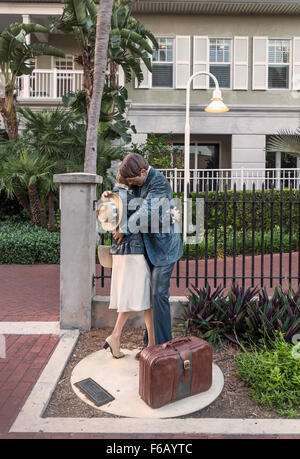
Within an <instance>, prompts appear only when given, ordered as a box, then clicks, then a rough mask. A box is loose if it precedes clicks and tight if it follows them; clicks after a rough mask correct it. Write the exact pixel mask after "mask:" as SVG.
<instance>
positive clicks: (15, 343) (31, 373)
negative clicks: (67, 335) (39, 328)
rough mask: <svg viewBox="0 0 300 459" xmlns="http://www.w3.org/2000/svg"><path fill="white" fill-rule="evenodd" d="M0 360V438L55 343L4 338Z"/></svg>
mask: <svg viewBox="0 0 300 459" xmlns="http://www.w3.org/2000/svg"><path fill="white" fill-rule="evenodd" d="M4 336H5V344H6V358H2V359H0V438H1V437H2V438H6V437H7V433H8V431H9V429H10V427H11V425H12V423H13V422H14V420H15V419H16V417H17V415H18V413H19V411H20V410H21V408H22V406H23V405H24V403H25V401H26V399H27V397H28V395H29V394H30V392H31V391H32V389H33V387H34V385H35V383H36V381H37V380H38V378H39V376H40V374H41V373H42V371H43V369H44V367H45V365H46V363H47V362H48V360H49V358H50V356H51V354H52V352H53V351H54V349H55V347H56V345H57V343H58V340H59V338H58V336H53V335H4Z"/></svg>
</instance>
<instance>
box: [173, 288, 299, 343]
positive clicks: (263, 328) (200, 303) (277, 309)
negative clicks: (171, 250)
mask: <svg viewBox="0 0 300 459" xmlns="http://www.w3.org/2000/svg"><path fill="white" fill-rule="evenodd" d="M188 291H189V292H190V293H189V295H188V302H187V303H186V304H181V307H182V314H181V316H180V317H178V319H177V322H178V326H179V328H181V329H182V330H184V332H185V334H186V335H187V334H188V333H192V334H196V335H198V336H199V337H201V338H203V339H205V340H207V341H209V342H211V343H212V344H215V345H222V344H224V343H228V342H230V343H234V344H237V345H239V343H240V342H244V343H249V342H257V341H258V340H259V339H261V338H264V339H266V340H267V341H268V340H273V339H274V338H276V337H277V336H278V335H279V333H282V335H283V337H284V339H285V340H286V341H287V342H291V340H292V339H293V336H295V334H296V333H297V332H299V331H300V288H298V289H297V290H296V291H294V290H293V289H292V288H289V289H288V290H285V291H284V290H283V288H282V287H281V286H279V285H278V286H276V288H275V290H274V293H273V295H272V296H269V295H268V292H267V290H266V288H264V289H259V288H256V287H255V288H252V287H248V288H247V289H244V288H243V287H239V286H238V285H232V286H231V288H230V289H229V291H228V292H227V294H226V295H225V294H224V288H222V287H221V286H219V287H217V288H216V289H215V290H214V291H212V289H211V287H210V285H209V284H208V285H207V286H206V287H203V288H201V289H199V288H197V287H196V286H194V285H193V286H192V289H190V288H189V289H188Z"/></svg>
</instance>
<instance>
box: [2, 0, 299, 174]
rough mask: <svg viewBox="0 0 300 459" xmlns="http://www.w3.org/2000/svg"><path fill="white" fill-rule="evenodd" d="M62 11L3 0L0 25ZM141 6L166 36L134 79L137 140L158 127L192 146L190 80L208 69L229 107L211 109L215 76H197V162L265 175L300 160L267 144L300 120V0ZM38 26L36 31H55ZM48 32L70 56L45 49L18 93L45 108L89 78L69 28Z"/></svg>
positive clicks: (56, 4)
mask: <svg viewBox="0 0 300 459" xmlns="http://www.w3.org/2000/svg"><path fill="white" fill-rule="evenodd" d="M24 3H26V8H24ZM25 9H26V14H24V11H25ZM61 11H62V2H60V1H48V2H46V1H31V2H30V1H27V2H20V1H18V2H15V1H14V0H11V1H4V2H1V4H0V27H1V29H2V28H3V27H4V26H5V25H7V24H9V23H10V22H13V20H18V21H20V20H23V21H24V22H26V21H29V20H33V21H35V22H37V23H40V24H45V25H46V23H47V20H48V16H50V15H55V14H59V13H61ZM132 11H133V14H134V15H135V17H136V18H137V19H139V20H140V21H141V22H142V23H143V24H144V25H145V27H146V28H147V29H149V30H151V32H152V33H153V34H154V35H155V36H156V38H157V40H158V42H159V49H158V50H157V51H155V52H154V54H153V56H152V65H153V72H152V73H150V72H148V71H147V69H146V68H145V67H144V80H143V82H142V84H140V85H139V86H138V85H137V83H136V81H133V82H132V83H130V84H128V85H127V89H128V93H129V100H128V118H129V119H130V121H131V123H132V124H134V125H135V127H136V129H137V134H133V141H134V142H135V143H136V142H142V141H144V140H145V139H146V138H147V136H148V135H149V133H155V134H158V135H159V134H165V133H169V132H172V133H173V141H174V143H175V144H176V145H177V146H178V147H181V148H183V144H184V129H185V110H186V85H187V81H188V79H189V77H190V76H191V75H193V74H194V73H195V72H198V71H201V70H204V71H208V72H211V73H213V74H214V75H215V76H216V77H217V79H218V81H219V85H220V88H221V90H222V95H223V99H224V102H225V104H226V105H227V106H228V107H229V108H230V111H229V112H227V113H224V114H210V113H206V112H204V108H205V106H207V105H208V103H209V101H210V98H211V95H212V91H213V88H214V84H213V80H212V79H210V78H209V77H207V76H199V77H197V78H195V79H194V81H193V84H192V89H191V105H190V124H191V146H190V151H191V153H190V155H191V156H190V167H191V169H194V170H196V169H197V170H198V169H200V170H206V169H208V170H219V171H221V170H248V169H251V170H257V171H259V172H258V175H261V174H264V172H262V171H263V170H264V169H266V168H273V169H274V168H275V169H279V168H290V169H293V168H300V162H299V159H297V158H296V157H292V156H291V155H288V154H286V153H285V152H274V153H266V142H267V139H268V136H270V135H272V134H276V133H278V131H279V130H280V129H284V128H286V129H290V130H295V129H296V128H297V127H298V126H299V113H300V16H299V13H300V1H299V0H293V1H279V0H273V1H269V0H268V1H258V0H252V1H238V0H231V1H221V0H210V1H186V0H183V1H179V0H174V1H165V0H160V1H154V0H147V1H143V0H137V1H135V2H134V3H133V6H132ZM33 35H34V36H32V37H31V40H45V39H47V38H45V37H44V36H38V34H33ZM48 39H49V43H50V44H52V45H54V46H56V47H58V48H60V49H63V50H64V51H65V53H66V54H67V57H66V59H53V58H50V57H46V56H44V57H40V58H38V59H37V62H36V69H35V71H34V73H33V75H32V76H31V77H28V78H27V79H26V78H23V79H22V80H23V81H22V82H21V83H20V86H19V89H18V91H19V93H18V97H19V102H20V103H22V104H24V105H26V104H29V105H30V106H33V107H35V108H36V109H40V108H42V107H45V106H55V105H56V104H58V103H60V100H61V95H63V94H64V93H66V92H68V91H69V90H77V89H80V87H81V84H82V71H81V70H80V68H79V67H77V66H76V64H75V63H74V54H75V53H76V42H75V40H73V39H72V37H71V36H67V37H66V36H64V35H63V34H56V35H51V36H50V37H49V38H48ZM120 79H122V77H121V76H120ZM24 80H25V81H24Z"/></svg>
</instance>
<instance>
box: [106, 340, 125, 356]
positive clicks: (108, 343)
mask: <svg viewBox="0 0 300 459" xmlns="http://www.w3.org/2000/svg"><path fill="white" fill-rule="evenodd" d="M108 347H109V348H110V352H111V353H112V355H113V357H115V358H116V359H120V358H121V357H125V354H123V352H120V348H119V347H118V346H117V345H116V343H115V341H114V339H113V337H112V335H110V336H108V337H107V338H106V340H105V343H104V346H103V348H104V349H107V348H108Z"/></svg>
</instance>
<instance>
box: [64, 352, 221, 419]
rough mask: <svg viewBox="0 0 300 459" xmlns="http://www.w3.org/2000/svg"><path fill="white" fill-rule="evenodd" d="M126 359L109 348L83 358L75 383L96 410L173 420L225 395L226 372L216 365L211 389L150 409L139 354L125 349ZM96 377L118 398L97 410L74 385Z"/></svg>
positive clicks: (83, 397) (83, 398) (80, 395)
mask: <svg viewBox="0 0 300 459" xmlns="http://www.w3.org/2000/svg"><path fill="white" fill-rule="evenodd" d="M121 351H122V352H124V354H125V357H123V358H121V359H115V358H113V357H112V355H111V352H110V350H109V349H107V350H104V349H102V350H100V351H97V352H94V353H93V354H90V355H89V356H87V357H85V358H84V359H82V360H81V361H80V362H79V363H78V364H77V365H76V367H75V368H74V369H73V372H72V375H71V384H72V388H73V390H74V392H75V393H76V394H77V395H78V397H80V398H81V399H82V400H83V401H84V402H86V403H88V404H89V405H91V406H93V407H94V408H96V409H99V410H102V411H105V412H107V413H111V414H114V415H118V416H125V417H133V418H172V417H176V416H182V415H185V414H189V413H193V412H195V411H198V410H201V409H203V408H205V407H206V406H208V405H210V404H211V403H212V402H213V401H214V400H215V399H216V398H217V397H218V396H219V395H220V393H221V392H222V389H223V385H224V378H223V373H222V371H221V370H220V368H219V367H218V366H217V365H215V364H213V382H212V386H211V387H210V389H209V390H208V391H206V392H202V393H200V394H198V395H193V396H192V397H187V398H184V399H182V400H178V401H177V402H174V403H170V404H168V405H165V406H162V407H161V408H156V409H153V408H150V407H149V406H148V405H147V404H146V403H145V402H144V401H143V400H142V399H141V398H140V396H139V362H138V360H135V358H134V356H135V354H136V353H137V352H138V351H139V350H138V349H134V350H132V351H129V350H128V349H121ZM86 378H92V379H93V380H94V381H95V382H97V383H98V384H100V386H102V387H103V389H105V390H107V392H109V393H110V394H111V395H112V396H113V397H114V398H115V400H113V401H112V402H109V403H107V404H105V405H102V406H100V407H97V406H96V405H95V404H94V403H93V402H92V401H90V400H89V399H88V398H87V397H86V396H85V395H84V394H83V393H82V392H81V391H80V390H79V389H78V388H77V387H76V386H74V384H75V383H76V382H78V381H81V380H83V379H86Z"/></svg>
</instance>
